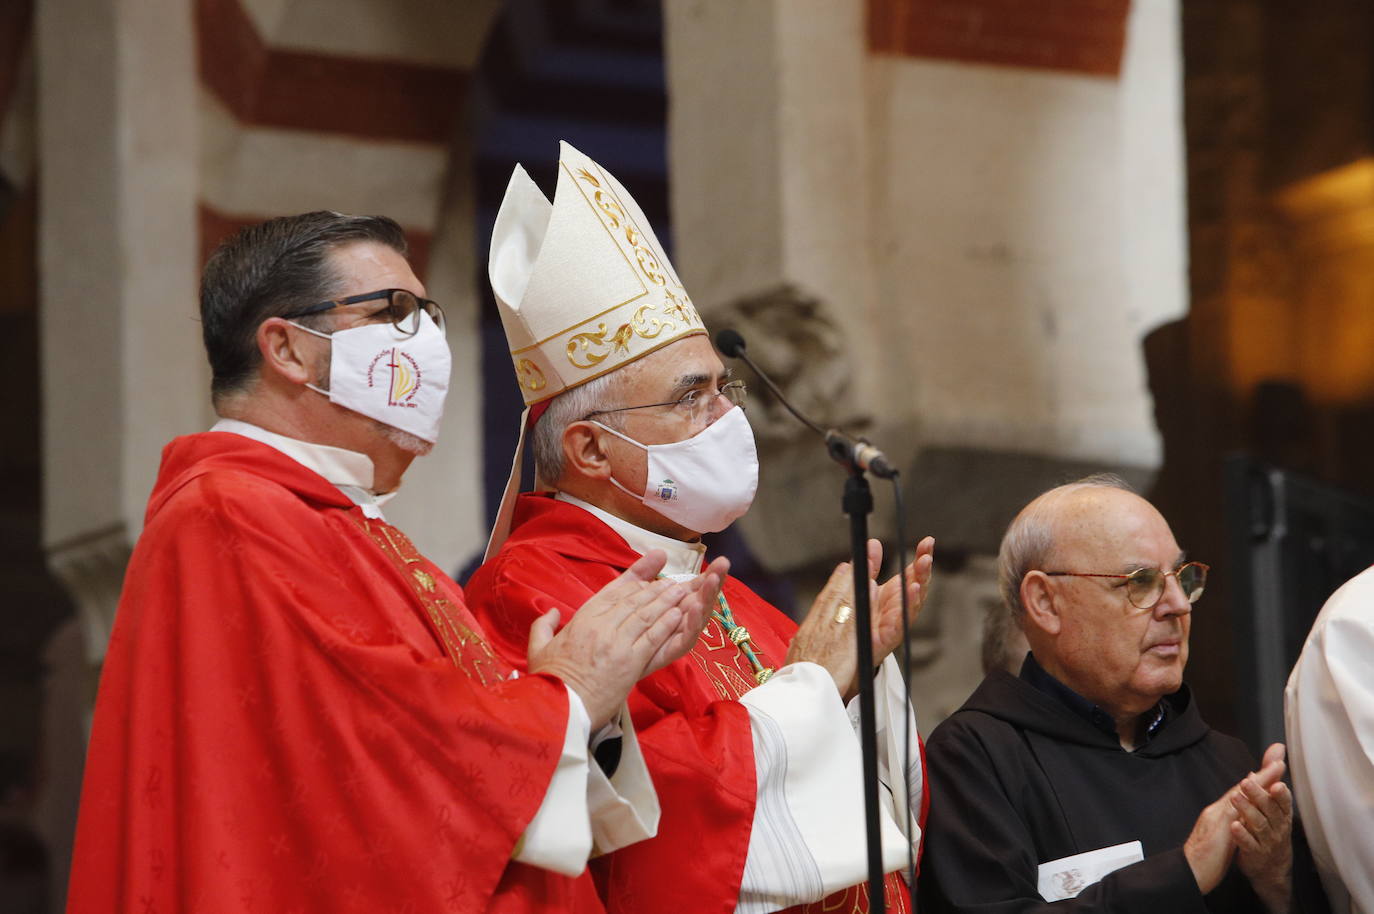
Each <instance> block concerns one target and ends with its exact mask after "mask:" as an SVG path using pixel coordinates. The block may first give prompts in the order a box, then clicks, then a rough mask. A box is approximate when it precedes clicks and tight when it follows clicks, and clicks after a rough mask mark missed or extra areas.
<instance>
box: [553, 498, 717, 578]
mask: <svg viewBox="0 0 1374 914" xmlns="http://www.w3.org/2000/svg"><path fill="white" fill-rule="evenodd" d="M554 498H556V499H558V500H559V501H562V502H567V503H568V504H570V505H576V506H577V507H579V508H581V509H582V510H584V511H587V512H589V513H591V514H593V515H594V516H595V517H596V518H597V519H598V520H600V521H601V522H602V523H604V524H605V525H606V526H608V527H610V528H611V529H612V530H614V531H615V532H616V533H619V534H620V537H621V539H623V540H625V543H626V545H628V546H629V547H630V548H631V549H633V550H634V551H635V552H638V553H639V554H640V555H643V554H644V553H646V552H648V551H649V550H650V549H662V550H663V551H664V552H666V553H668V564H666V565H664V566H663V576H664V577H665V578H675V579H678V580H681V579H683V578H692V577H696V576H697V575H698V574H700V573H701V560H702V559H703V558H704V557H705V556H706V546H705V545H703V544H701V543H684V542H683V541H682V540H675V539H673V538H672V537H671V536H664V535H663V534H661V533H654V532H653V531H652V530H645V529H644V528H643V527H636V526H635V525H634V524H632V523H630V522H629V521H627V520H625V519H624V518H621V517H616V516H615V515H614V514H611V513H610V512H609V511H603V510H602V509H600V508H598V507H597V506H596V505H593V504H588V503H587V502H585V501H583V500H582V499H580V498H578V497H577V496H575V495H569V494H568V493H567V492H558V493H555V495H554Z"/></svg>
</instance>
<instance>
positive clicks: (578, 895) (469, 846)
mask: <svg viewBox="0 0 1374 914" xmlns="http://www.w3.org/2000/svg"><path fill="white" fill-rule="evenodd" d="M509 670H510V667H509V666H508V665H507V664H506V663H505V662H504V661H502V660H501V659H499V658H498V657H497V656H496V655H495V654H494V653H492V651H491V650H490V648H488V646H487V644H486V642H485V641H484V640H483V637H482V633H481V630H480V629H479V627H478V626H477V623H476V622H475V620H474V619H473V618H472V616H471V614H470V613H469V612H468V611H467V609H466V607H465V605H464V602H463V597H462V594H461V592H460V591H459V590H458V587H457V586H456V585H455V584H454V583H453V582H452V581H451V580H449V578H448V577H447V576H446V575H445V574H444V573H443V572H441V571H440V570H439V569H438V568H436V567H435V566H434V565H433V564H431V563H430V562H429V561H427V560H426V559H424V558H423V557H422V556H421V555H420V554H419V553H418V552H417V551H416V550H415V547H414V546H413V545H412V544H411V543H410V541H409V540H408V539H407V538H406V537H405V536H404V535H403V534H402V533H400V531H398V530H396V529H395V528H394V527H391V526H390V525H388V524H386V523H385V522H383V521H380V520H375V519H368V518H366V517H364V516H363V513H362V511H361V510H360V509H358V508H357V507H356V506H354V505H353V503H352V502H350V501H349V500H348V499H347V498H346V497H344V496H343V495H342V494H341V493H340V492H339V490H338V489H336V488H335V487H334V486H332V485H330V484H329V483H328V482H326V481H325V480H324V479H323V478H321V477H320V476H318V475H317V474H315V473H314V472H312V471H310V470H308V469H306V468H305V467H303V466H301V465H300V464H298V463H296V462H295V461H294V460H292V459H291V458H289V457H287V456H285V455H284V454H281V453H279V452H278V451H276V450H275V449H273V448H271V447H268V446H267V445H264V444H260V443H258V442H255V441H251V440H249V439H247V438H244V437H241V436H239V435H233V434H228V433H223V432H210V433H206V434H201V435H192V436H189V437H185V438H179V439H177V440H175V441H173V442H172V443H171V444H169V445H168V446H167V448H166V450H165V451H164V453H163V462H162V468H161V472H160V475H159V478H158V482H157V486H156V488H155V490H154V492H153V496H152V499H151V501H150V502H149V506H148V514H147V523H146V527H145V529H144V532H143V535H142V537H141V538H140V539H139V542H138V545H137V547H136V548H135V549H134V553H133V557H132V559H131V561H130V564H129V568H128V573H127V576H126V579H125V586H124V593H123V596H122V598H121V600H120V606H119V610H118V614H117V617H116V621H115V630H114V635H113V638H112V639H111V642H110V647H109V653H108V655H107V657H106V661H105V667H104V673H103V676H102V679H101V686H100V694H99V699H98V702H97V706H96V713H95V722H94V728H93V732H92V736H91V746H90V752H89V757H88V762H87V770H86V779H85V786H84V790H83V795H82V807H81V814H80V822H79V826H78V830H77V838H76V850H75V858H74V865H73V869H72V879H71V890H70V899H69V906H68V911H69V912H76V914H87V912H98V911H121V912H124V911H129V912H139V914H169V912H173V911H196V912H220V911H223V912H230V911H232V912H245V911H261V912H272V914H285V912H292V911H299V912H336V911H413V912H433V911H463V912H468V911H566V910H574V911H592V912H595V911H599V910H601V906H600V903H599V902H598V901H597V899H596V897H595V893H594V887H593V886H592V883H591V880H590V877H589V876H588V875H587V874H586V873H585V872H584V873H583V875H582V876H581V877H580V878H577V879H568V878H566V877H563V876H559V875H557V874H555V873H551V872H547V871H544V870H538V869H534V868H532V867H528V866H524V865H521V864H515V863H512V862H511V855H512V852H513V850H514V849H515V848H516V846H517V841H518V840H519V838H520V835H521V834H522V832H523V831H524V829H525V828H526V826H527V824H528V823H529V821H530V819H531V818H532V817H533V815H534V813H535V812H536V810H537V809H538V808H539V805H540V802H541V800H542V798H543V796H544V793H545V789H546V787H547V784H548V782H549V779H550V777H551V776H552V773H553V770H554V766H555V765H556V764H557V761H558V758H559V754H560V750H561V748H562V745H563V739H564V734H565V732H566V728H567V715H568V704H567V693H566V691H565V689H564V687H563V685H562V684H561V683H560V682H559V681H558V680H557V679H554V678H552V677H547V676H527V677H522V678H520V679H518V680H509V679H507V678H506V677H507V674H508V672H509Z"/></svg>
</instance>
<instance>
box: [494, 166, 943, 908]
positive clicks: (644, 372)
mask: <svg viewBox="0 0 1374 914" xmlns="http://www.w3.org/2000/svg"><path fill="white" fill-rule="evenodd" d="M490 275H491V281H492V288H493V290H494V291H495V293H496V299H497V303H498V305H499V306H500V309H501V315H502V319H503V322H504V325H505V330H506V335H507V342H508V343H509V345H510V350H511V358H512V362H513V364H514V368H515V375H516V379H517V381H518V383H519V384H520V387H521V391H522V393H523V395H524V399H525V403H526V406H527V409H526V414H525V417H524V418H523V419H522V438H521V445H520V446H519V447H518V448H517V455H516V459H515V467H514V470H513V473H512V476H511V481H510V484H509V485H508V487H507V494H506V499H505V501H504V503H503V508H502V512H501V514H500V515H499V518H498V522H497V527H496V530H495V532H494V533H493V539H492V546H491V547H490V548H489V550H488V560H487V563H486V564H485V565H484V566H483V567H482V568H481V569H479V570H478V571H477V573H476V574H475V575H474V576H473V578H472V580H471V581H470V582H469V583H468V588H467V592H468V597H469V600H470V602H471V605H472V607H473V612H474V613H476V614H477V616H478V618H479V619H480V620H481V621H482V624H483V625H485V626H486V627H487V630H488V631H489V632H491V633H492V638H493V641H494V643H495V645H496V646H497V648H498V650H500V651H501V652H502V653H503V654H504V655H505V656H506V657H507V659H509V660H510V661H511V662H513V663H516V664H517V665H518V664H519V661H520V656H519V655H520V650H519V640H520V635H519V632H520V631H521V630H522V629H523V628H528V627H529V623H530V620H531V619H532V618H533V617H534V614H535V613H537V612H539V611H541V610H542V609H544V608H546V607H555V608H558V609H560V610H564V611H570V610H571V608H572V607H575V606H576V605H577V604H578V603H580V602H581V601H582V600H583V599H585V595H586V594H588V593H590V592H592V591H594V590H595V589H596V588H597V587H600V586H601V585H602V584H603V583H604V582H605V581H608V580H611V579H612V578H614V577H615V576H616V575H618V574H620V573H621V571H622V570H623V569H624V568H626V567H627V566H629V565H630V564H631V563H633V562H634V561H635V560H636V559H637V558H638V557H639V556H640V555H641V554H642V553H644V552H646V551H647V550H651V549H662V550H664V551H665V552H667V553H668V564H667V566H666V567H665V568H664V574H665V575H667V576H669V577H683V576H688V575H694V574H697V573H698V572H699V570H700V569H701V567H702V566H703V564H704V562H705V551H706V550H705V546H703V545H702V544H701V541H700V540H701V535H702V534H703V533H709V532H715V531H719V530H723V529H725V527H727V526H728V525H729V524H730V523H732V522H733V521H734V520H735V519H737V518H738V517H740V516H741V515H742V514H744V512H745V511H747V510H748V509H749V505H750V502H751V500H752V499H753V495H754V490H755V487H756V486H757V482H758V460H757V456H756V454H755V450H754V438H753V433H752V431H751V430H750V427H749V422H748V419H747V418H746V417H745V412H744V409H743V403H744V397H745V390H744V385H743V383H742V382H741V381H739V380H734V379H732V378H731V377H730V374H729V373H728V372H727V371H726V370H725V367H724V365H723V364H722V362H721V360H720V357H719V356H718V355H717V354H716V352H715V351H714V349H713V348H712V347H711V344H710V341H709V338H708V337H707V335H706V328H705V327H704V326H703V324H702V321H701V318H700V317H699V316H698V314H697V311H696V308H695V306H694V305H693V304H692V301H691V299H690V298H689V297H688V295H687V292H686V290H685V289H684V288H683V287H682V283H681V281H680V280H679V279H678V277H677V274H676V273H675V271H674V270H673V268H672V266H671V265H670V264H669V263H668V260H667V258H666V257H665V256H664V253H663V249H662V248H661V246H660V245H659V243H658V241H657V239H656V238H655V236H654V233H653V231H652V229H651V228H650V226H649V224H648V221H647V220H646V219H645V218H644V214H643V213H642V212H641V211H640V209H639V207H638V206H637V205H636V204H635V202H634V200H633V199H632V198H631V196H630V194H629V193H628V192H627V191H626V190H625V188H624V187H622V186H621V185H620V184H619V182H617V181H616V180H615V178H613V177H612V176H611V175H610V174H609V173H608V172H607V171H606V170H605V169H603V168H602V167H600V166H599V165H598V164H597V163H596V162H594V161H592V160H591V159H590V158H588V157H587V156H585V155H583V154H582V153H580V152H579V151H578V150H576V149H574V148H572V147H571V146H569V145H568V144H566V143H565V144H563V145H562V148H561V155H560V162H559V169H558V184H557V188H556V193H555V196H554V200H553V202H552V203H550V202H549V201H548V199H547V198H546V197H545V196H544V194H543V193H542V192H541V191H540V190H539V188H538V187H537V186H535V184H534V183H533V182H532V181H531V180H530V178H529V177H528V176H527V175H526V174H525V172H524V171H523V170H522V169H520V168H518V167H517V168H516V170H515V173H514V175H513V176H512V178H511V181H510V184H509V186H508V188H507V191H506V197H505V200H504V201H503V203H502V207H501V211H500V213H499V214H498V216H497V219H496V224H495V227H494V230H493V237H492V244H491V260H490ZM527 435H528V437H529V438H530V439H531V441H532V450H533V452H534V464H535V470H536V475H537V478H538V483H539V484H538V488H539V489H541V490H542V491H540V492H537V493H530V494H524V495H520V496H518V498H517V497H516V496H515V492H516V490H517V488H518V483H519V478H520V469H521V464H522V452H523V448H524V440H525V437H526V436H527ZM932 546H933V543H932V542H931V541H930V540H927V541H925V542H924V543H923V544H922V545H921V547H920V548H919V549H918V553H917V558H916V559H915V560H914V562H913V564H912V565H911V566H909V567H908V569H907V570H906V580H907V581H908V582H909V596H910V600H911V607H912V610H913V615H914V612H915V611H916V610H918V609H919V607H920V604H921V599H922V597H923V595H924V594H923V590H922V586H923V585H924V584H925V583H926V582H928V580H929V575H930V564H931V550H932ZM880 563H881V547H880V546H878V544H877V543H876V541H875V542H873V543H872V544H871V549H870V574H871V575H873V574H876V568H877V567H878V565H879V564H880ZM851 580H852V577H851V574H850V570H849V567H848V566H847V565H842V566H841V567H840V568H838V569H836V571H835V574H834V575H833V576H832V577H831V579H830V582H829V584H828V585H827V586H826V588H825V589H824V590H823V591H822V593H821V594H820V596H819V597H818V598H817V600H816V602H815V604H814V605H813V606H812V608H811V611H810V614H809V615H808V616H807V619H806V621H805V622H804V623H803V624H802V626H801V628H800V629H798V627H797V626H796V625H795V624H794V623H793V622H791V620H789V619H788V618H787V617H786V616H784V615H783V614H782V613H781V612H779V611H778V610H777V609H775V608H773V607H772V606H769V605H768V604H767V603H766V602H765V601H763V600H762V599H761V598H760V597H758V596H757V595H756V594H754V593H753V592H751V591H750V590H749V589H748V588H746V587H745V586H744V585H742V584H741V583H740V582H738V581H737V580H735V579H733V578H727V579H726V581H725V584H724V587H723V590H722V596H721V599H720V600H719V604H718V606H717V608H716V611H715V613H714V614H713V618H712V620H711V621H710V622H709V623H708V624H707V628H706V631H705V632H704V633H703V634H702V636H701V638H700V639H699V640H698V643H697V646H696V647H695V648H694V649H693V650H692V651H691V653H690V654H689V656H687V657H685V658H683V659H681V660H678V661H676V662H675V663H672V664H670V665H669V666H667V667H665V668H664V669H663V670H661V671H659V672H658V673H656V674H654V675H653V676H650V677H647V678H646V679H645V680H644V681H643V682H642V683H640V685H639V686H638V687H637V688H636V690H635V692H634V693H632V695H631V699H630V708H631V712H632V714H633V716H634V721H635V724H636V726H637V727H638V728H639V732H640V745H641V747H642V748H643V752H644V757H645V760H646V762H647V764H648V767H649V770H650V772H651V774H652V775H653V779H654V785H655V787H656V788H657V790H658V794H659V799H660V803H661V805H662V811H663V814H662V820H661V824H660V829H659V834H658V836H657V837H655V838H653V839H651V840H649V841H645V842H641V843H640V844H639V845H638V846H636V847H633V848H631V847H627V848H624V849H622V850H619V851H616V852H615V853H612V854H609V855H607V856H606V857H603V858H599V859H596V860H593V861H592V868H593V871H594V872H595V873H596V875H597V883H598V888H599V889H600V890H601V892H602V897H603V899H604V900H605V902H606V905H607V908H608V909H609V910H610V911H612V912H639V911H742V912H763V911H776V910H781V909H785V908H790V907H793V906H805V907H804V910H816V911H819V910H837V911H845V912H855V911H859V912H862V911H866V910H868V902H867V894H866V891H867V889H866V886H865V885H862V884H861V883H863V881H864V880H865V878H866V876H867V872H866V842H865V831H864V806H863V797H862V775H861V768H860V750H859V744H858V740H857V738H856V736H855V732H854V724H853V722H852V720H851V716H853V717H854V718H855V719H857V713H858V709H857V706H856V705H855V704H854V703H853V702H851V701H850V700H851V699H852V697H853V696H854V694H855V693H856V691H857V677H858V676H862V675H872V671H860V670H858V669H857V663H856V659H855V656H854V655H855V645H854V640H855V639H854V630H853V623H852V618H853V610H852V606H851V605H850V604H851V603H852V598H850V597H849V596H848V594H849V586H850V582H851ZM900 586H901V584H900V583H899V581H898V579H897V577H896V576H893V578H892V579H891V580H889V581H887V582H886V583H884V584H883V585H882V586H881V587H879V586H878V585H877V583H876V582H874V583H873V585H872V589H873V593H874V601H873V605H874V609H875V613H876V615H875V623H876V624H875V637H874V642H875V643H874V647H875V655H876V657H877V659H878V661H879V663H882V662H883V659H884V658H885V657H888V655H889V654H890V653H891V651H892V650H893V648H894V647H895V646H896V645H897V644H898V643H899V642H900V639H901V600H900V597H901V594H900V591H899V588H900ZM876 692H877V694H878V699H877V703H878V707H877V708H876V710H877V712H878V718H879V721H880V725H879V727H880V730H882V734H881V745H880V751H879V757H880V759H881V760H882V769H883V780H884V783H885V785H887V789H886V790H884V791H883V794H884V796H883V813H882V845H883V847H882V857H883V861H884V866H885V872H886V873H887V874H888V875H887V880H886V883H885V887H884V894H885V897H886V899H887V909H888V910H889V911H894V912H896V911H908V910H910V907H909V900H908V898H907V891H906V889H905V887H904V883H903V882H902V880H901V877H900V876H899V875H898V871H900V870H902V869H904V868H905V866H906V862H907V857H908V851H909V850H911V849H913V848H914V847H916V845H918V844H919V840H920V825H919V823H920V819H921V805H922V801H923V798H924V789H923V782H922V778H921V769H920V764H919V759H918V758H917V757H916V755H917V751H916V740H917V738H916V735H915V731H914V721H913V719H912V718H911V716H910V711H909V705H908V703H907V701H906V699H905V690H904V689H903V686H902V682H901V677H900V674H899V672H898V671H897V670H896V668H895V663H894V662H892V661H891V660H890V659H889V660H888V662H887V663H886V664H884V665H883V666H882V667H881V672H880V673H879V674H878V682H877V683H876ZM846 702H850V707H849V708H848V709H847V708H846ZM906 724H910V726H911V728H912V729H911V731H910V732H911V734H912V756H913V758H912V765H911V769H910V771H908V773H907V776H906V777H903V776H902V775H901V772H902V771H903V756H902V738H903V734H904V732H905V730H904V725H906ZM908 797H910V803H911V816H910V819H911V823H912V828H911V834H910V835H909V836H908V835H907V834H905V832H906V831H907V829H908V816H907V809H908V806H907V798H908Z"/></svg>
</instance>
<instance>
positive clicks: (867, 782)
mask: <svg viewBox="0 0 1374 914" xmlns="http://www.w3.org/2000/svg"><path fill="white" fill-rule="evenodd" d="M841 506H842V507H843V509H844V513H845V514H847V515H849V548H850V554H851V555H852V557H853V558H852V561H853V570H854V637H856V638H858V639H859V643H858V656H859V669H858V677H859V747H860V748H861V749H862V750H863V762H864V765H863V767H864V812H865V824H866V825H867V831H868V910H869V912H870V914H883V912H884V910H885V909H886V903H887V898H886V896H885V894H884V892H883V845H882V836H881V831H880V829H879V822H878V718H877V713H876V709H875V708H874V707H873V705H874V698H873V608H872V606H871V605H870V601H869V598H868V597H869V594H868V515H869V514H871V513H872V512H873V492H872V490H870V489H869V487H868V477H867V476H865V475H864V471H863V470H861V469H859V468H858V467H857V466H854V465H851V466H850V467H849V477H848V478H847V479H845V481H844V496H843V498H842V499H841ZM897 574H898V575H901V574H902V570H901V569H900V568H899V569H897ZM903 583H905V582H903ZM901 776H902V777H905V776H906V774H905V772H903V773H902V775H901Z"/></svg>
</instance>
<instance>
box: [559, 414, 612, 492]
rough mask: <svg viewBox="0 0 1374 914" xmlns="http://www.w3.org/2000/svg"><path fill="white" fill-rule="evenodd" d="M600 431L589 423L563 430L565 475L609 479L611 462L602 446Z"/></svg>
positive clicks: (575, 423) (572, 425)
mask: <svg viewBox="0 0 1374 914" xmlns="http://www.w3.org/2000/svg"><path fill="white" fill-rule="evenodd" d="M599 432H600V429H598V428H597V427H596V426H595V425H593V424H592V423H590V422H587V421H585V420H584V421H579V422H572V423H569V425H568V427H567V428H565V429H563V473H564V475H565V476H585V477H587V478H589V479H609V478H610V475H611V461H610V458H609V457H608V456H607V455H606V451H605V450H604V449H603V448H602V446H601V435H600V434H599Z"/></svg>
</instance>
